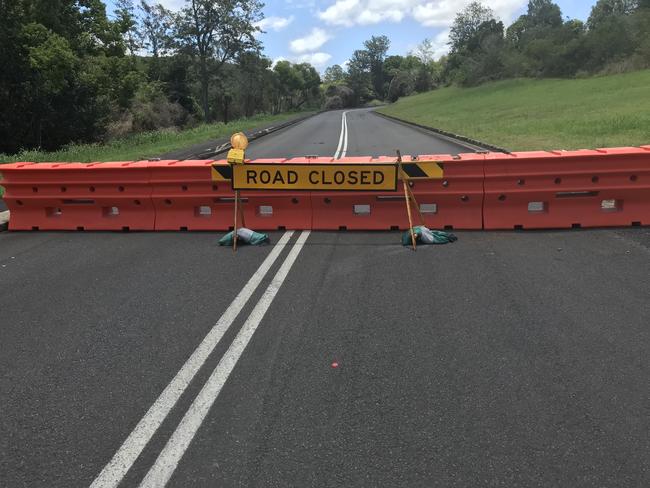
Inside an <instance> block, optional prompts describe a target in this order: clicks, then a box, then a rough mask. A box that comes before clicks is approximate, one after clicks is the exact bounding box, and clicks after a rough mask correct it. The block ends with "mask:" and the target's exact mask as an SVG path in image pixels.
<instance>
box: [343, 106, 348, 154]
mask: <svg viewBox="0 0 650 488" xmlns="http://www.w3.org/2000/svg"><path fill="white" fill-rule="evenodd" d="M343 121H344V123H345V139H344V140H343V151H342V152H341V157H342V158H344V157H345V155H346V154H347V152H348V113H347V112H345V116H344V118H343Z"/></svg>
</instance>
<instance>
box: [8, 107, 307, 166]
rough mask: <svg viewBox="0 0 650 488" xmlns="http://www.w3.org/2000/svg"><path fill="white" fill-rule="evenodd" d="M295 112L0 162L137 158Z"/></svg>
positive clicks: (28, 154)
mask: <svg viewBox="0 0 650 488" xmlns="http://www.w3.org/2000/svg"><path fill="white" fill-rule="evenodd" d="M305 113H307V112H305ZM297 115H298V114H296V113H290V114H280V115H259V116H255V117H251V118H249V119H241V120H235V121H232V122H230V123H229V124H223V123H217V124H204V125H200V126H198V127H195V128H193V129H188V130H183V131H172V130H160V131H154V132H145V133H142V134H136V135H132V136H128V137H125V138H123V139H115V140H112V141H110V142H107V143H105V144H72V145H70V146H66V147H65V148H63V149H61V150H59V151H54V152H43V151H23V152H21V153H18V154H11V155H9V154H0V163H8V162H15V161H31V162H59V161H63V162H77V163H89V162H100V161H139V160H143V159H149V158H152V157H157V156H158V155H160V154H164V153H167V152H170V151H174V150H176V149H183V148H186V147H189V146H192V145H194V144H199V143H201V142H206V141H209V140H211V139H219V138H221V137H227V136H230V135H231V134H233V133H235V132H240V131H246V130H251V129H254V128H256V127H260V126H264V125H267V124H273V123H276V122H278V123H280V122H284V121H286V120H288V119H290V118H293V117H296V116H297Z"/></svg>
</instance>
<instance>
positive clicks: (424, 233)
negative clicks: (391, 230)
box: [402, 225, 458, 246]
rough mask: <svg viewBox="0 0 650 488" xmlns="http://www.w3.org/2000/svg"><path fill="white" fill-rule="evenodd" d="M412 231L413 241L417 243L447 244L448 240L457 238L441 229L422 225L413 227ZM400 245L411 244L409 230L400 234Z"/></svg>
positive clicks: (452, 240) (453, 240)
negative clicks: (432, 228)
mask: <svg viewBox="0 0 650 488" xmlns="http://www.w3.org/2000/svg"><path fill="white" fill-rule="evenodd" d="M413 233H414V234H415V242H416V243H417V244H449V243H450V242H456V241H457V240H458V237H456V236H455V235H454V234H450V233H449V232H443V231H441V230H431V229H428V228H426V227H424V226H423V225H420V226H418V227H413ZM402 245H403V246H410V245H412V242H411V233H410V232H409V231H406V232H405V233H404V234H402Z"/></svg>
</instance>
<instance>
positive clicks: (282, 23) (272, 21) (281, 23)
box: [255, 15, 295, 32]
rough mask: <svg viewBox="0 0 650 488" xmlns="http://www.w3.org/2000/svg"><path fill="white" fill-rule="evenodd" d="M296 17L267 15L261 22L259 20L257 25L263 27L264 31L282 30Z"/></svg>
mask: <svg viewBox="0 0 650 488" xmlns="http://www.w3.org/2000/svg"><path fill="white" fill-rule="evenodd" d="M294 19H295V17H294V16H293V15H291V16H289V17H273V16H271V17H265V18H263V19H262V20H260V21H259V22H257V23H256V24H255V25H257V27H259V28H260V29H262V30H263V31H269V30H272V31H275V32H280V31H281V30H283V29H285V28H286V27H287V26H289V24H291V23H292V22H293V21H294Z"/></svg>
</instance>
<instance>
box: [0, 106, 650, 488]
mask: <svg viewBox="0 0 650 488" xmlns="http://www.w3.org/2000/svg"><path fill="white" fill-rule="evenodd" d="M342 127H343V128H344V127H345V123H344V122H343V121H342V115H341V112H338V113H327V114H322V115H319V116H317V117H314V118H312V119H310V120H308V121H306V122H304V123H302V124H300V125H298V126H295V127H293V128H290V129H286V130H284V131H281V132H279V133H277V134H275V135H273V136H269V137H267V138H263V139H260V140H258V141H255V142H254V143H253V144H252V145H251V147H250V149H249V153H248V154H249V155H250V156H251V157H255V158H257V157H290V156H304V155H308V154H318V155H334V154H335V153H337V152H338V153H339V155H340V154H341V153H343V152H344V150H345V152H346V154H347V155H350V156H355V155H365V154H368V155H379V154H390V153H392V151H394V149H396V148H398V147H399V148H401V149H402V151H403V152H405V153H446V152H459V151H465V149H463V148H461V147H458V146H455V147H454V146H449V145H448V144H450V143H449V142H447V141H443V140H439V139H437V138H435V137H433V136H430V135H427V134H426V133H424V132H420V131H414V130H410V129H408V128H407V127H405V126H403V125H400V124H395V123H393V122H389V121H386V120H383V119H380V118H378V117H377V116H375V115H373V114H369V113H367V112H365V111H353V112H349V113H348V114H347V127H348V132H347V134H348V136H347V147H345V134H344V133H343V137H341V135H342ZM344 131H345V129H343V132H344ZM340 141H341V143H340V144H339V142H340ZM458 236H459V241H458V242H457V243H455V244H453V245H448V246H442V247H430V248H421V249H420V250H418V252H417V253H413V252H412V251H410V250H408V249H406V248H402V247H401V246H400V245H399V238H400V235H399V234H398V233H388V232H386V233H352V232H349V233H346V232H342V233H329V232H314V233H311V234H310V233H308V232H295V233H291V232H287V233H272V234H271V238H272V242H273V245H272V246H267V247H249V248H242V249H240V251H239V252H237V253H236V254H233V252H232V251H231V250H230V249H224V248H218V247H217V246H216V240H217V238H218V236H217V235H214V234H208V233H159V234H153V233H127V234H121V233H94V234H93V233H6V232H5V233H0V322H1V324H2V325H1V327H0V371H1V372H2V374H1V376H0V392H1V395H0V412H2V413H1V415H0V486H7V487H12V488H13V487H22V486H29V487H76V486H90V485H91V484H92V483H93V482H95V485H94V486H118V485H119V486H124V487H132V486H163V485H164V483H165V480H168V484H167V486H172V487H188V486H198V487H203V486H205V487H214V486H222V487H294V486H299V487H384V486H385V487H398V486H399V487H423V488H424V487H427V488H428V487H434V486H441V487H448V486H458V487H466V486H508V487H510V486H526V487H529V486H544V487H546V486H561V487H592V486H606V487H618V486H620V487H646V486H648V485H650V436H648V432H649V431H650V361H649V359H648V358H649V357H650V355H649V354H648V351H649V350H650V328H649V327H648V324H650V301H649V298H650V230H648V229H630V230H595V231H583V230H575V231H567V232H459V233H458Z"/></svg>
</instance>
